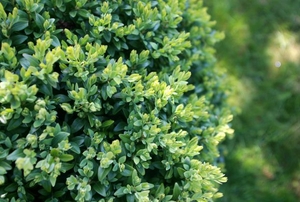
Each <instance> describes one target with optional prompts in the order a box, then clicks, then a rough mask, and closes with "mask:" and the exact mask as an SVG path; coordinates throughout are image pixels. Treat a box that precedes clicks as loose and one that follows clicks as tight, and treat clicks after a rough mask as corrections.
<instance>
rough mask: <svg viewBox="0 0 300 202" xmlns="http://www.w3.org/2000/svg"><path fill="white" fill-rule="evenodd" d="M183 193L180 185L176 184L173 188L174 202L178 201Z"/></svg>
mask: <svg viewBox="0 0 300 202" xmlns="http://www.w3.org/2000/svg"><path fill="white" fill-rule="evenodd" d="M180 193H181V189H180V186H179V185H178V183H177V182H176V183H175V185H174V188H173V198H172V199H173V200H178V196H179V195H180Z"/></svg>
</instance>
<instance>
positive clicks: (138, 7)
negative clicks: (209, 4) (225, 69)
mask: <svg viewBox="0 0 300 202" xmlns="http://www.w3.org/2000/svg"><path fill="white" fill-rule="evenodd" d="M212 25H213V22H211V21H210V19H209V16H208V15H207V13H206V10H205V8H203V7H202V2H201V1H199V0H177V1H173V0H172V1H171V0H170V1H163V0H157V1H147V0H144V1H136V0H124V1H122V0H114V1H96V0H94V1H88V0H50V1H47V0H15V1H8V0H1V3H0V26H1V32H0V40H1V51H0V64H1V67H0V68H1V69H0V79H1V83H0V103H1V105H0V128H1V130H0V131H1V132H0V145H1V146H0V196H1V201H34V200H35V201H74V200H75V201H211V200H213V199H214V198H217V197H220V196H221V194H220V193H218V186H217V184H219V183H222V182H225V181H226V178H225V177H224V174H223V173H222V172H221V171H220V169H219V168H218V167H217V161H216V158H217V157H218V155H219V152H218V149H217V145H218V143H219V142H220V141H221V140H222V139H223V138H224V137H225V134H226V133H232V129H230V128H229V126H228V122H229V121H230V120H231V116H230V115H229V114H228V112H227V110H226V109H225V108H226V107H224V106H223V99H224V87H223V85H222V80H221V77H219V76H218V75H217V74H216V73H215V72H214V70H213V69H212V65H213V64H214V57H213V52H214V51H213V48H212V45H213V44H214V43H215V42H216V41H218V40H219V39H220V38H222V34H220V33H218V32H216V31H214V30H213V29H212V28H211V26H212Z"/></svg>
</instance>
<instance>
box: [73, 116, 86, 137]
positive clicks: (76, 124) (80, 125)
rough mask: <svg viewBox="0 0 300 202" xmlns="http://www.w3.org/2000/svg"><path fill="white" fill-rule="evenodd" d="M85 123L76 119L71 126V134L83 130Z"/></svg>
mask: <svg viewBox="0 0 300 202" xmlns="http://www.w3.org/2000/svg"><path fill="white" fill-rule="evenodd" d="M84 124H85V121H84V120H83V119H81V118H76V119H75V120H74V121H73V123H72V125H71V133H76V132H78V131H79V130H80V129H82V128H83V126H84Z"/></svg>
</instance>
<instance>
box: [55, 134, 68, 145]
mask: <svg viewBox="0 0 300 202" xmlns="http://www.w3.org/2000/svg"><path fill="white" fill-rule="evenodd" d="M68 136H69V133H67V132H63V131H61V132H59V133H57V134H56V135H55V136H54V138H53V140H52V146H53V147H57V145H58V143H60V142H61V141H63V140H65V139H67V138H68Z"/></svg>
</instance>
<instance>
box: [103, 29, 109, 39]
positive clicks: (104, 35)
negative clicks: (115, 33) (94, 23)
mask: <svg viewBox="0 0 300 202" xmlns="http://www.w3.org/2000/svg"><path fill="white" fill-rule="evenodd" d="M103 37H104V39H105V41H106V42H110V41H111V32H109V31H106V30H105V31H103Z"/></svg>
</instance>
